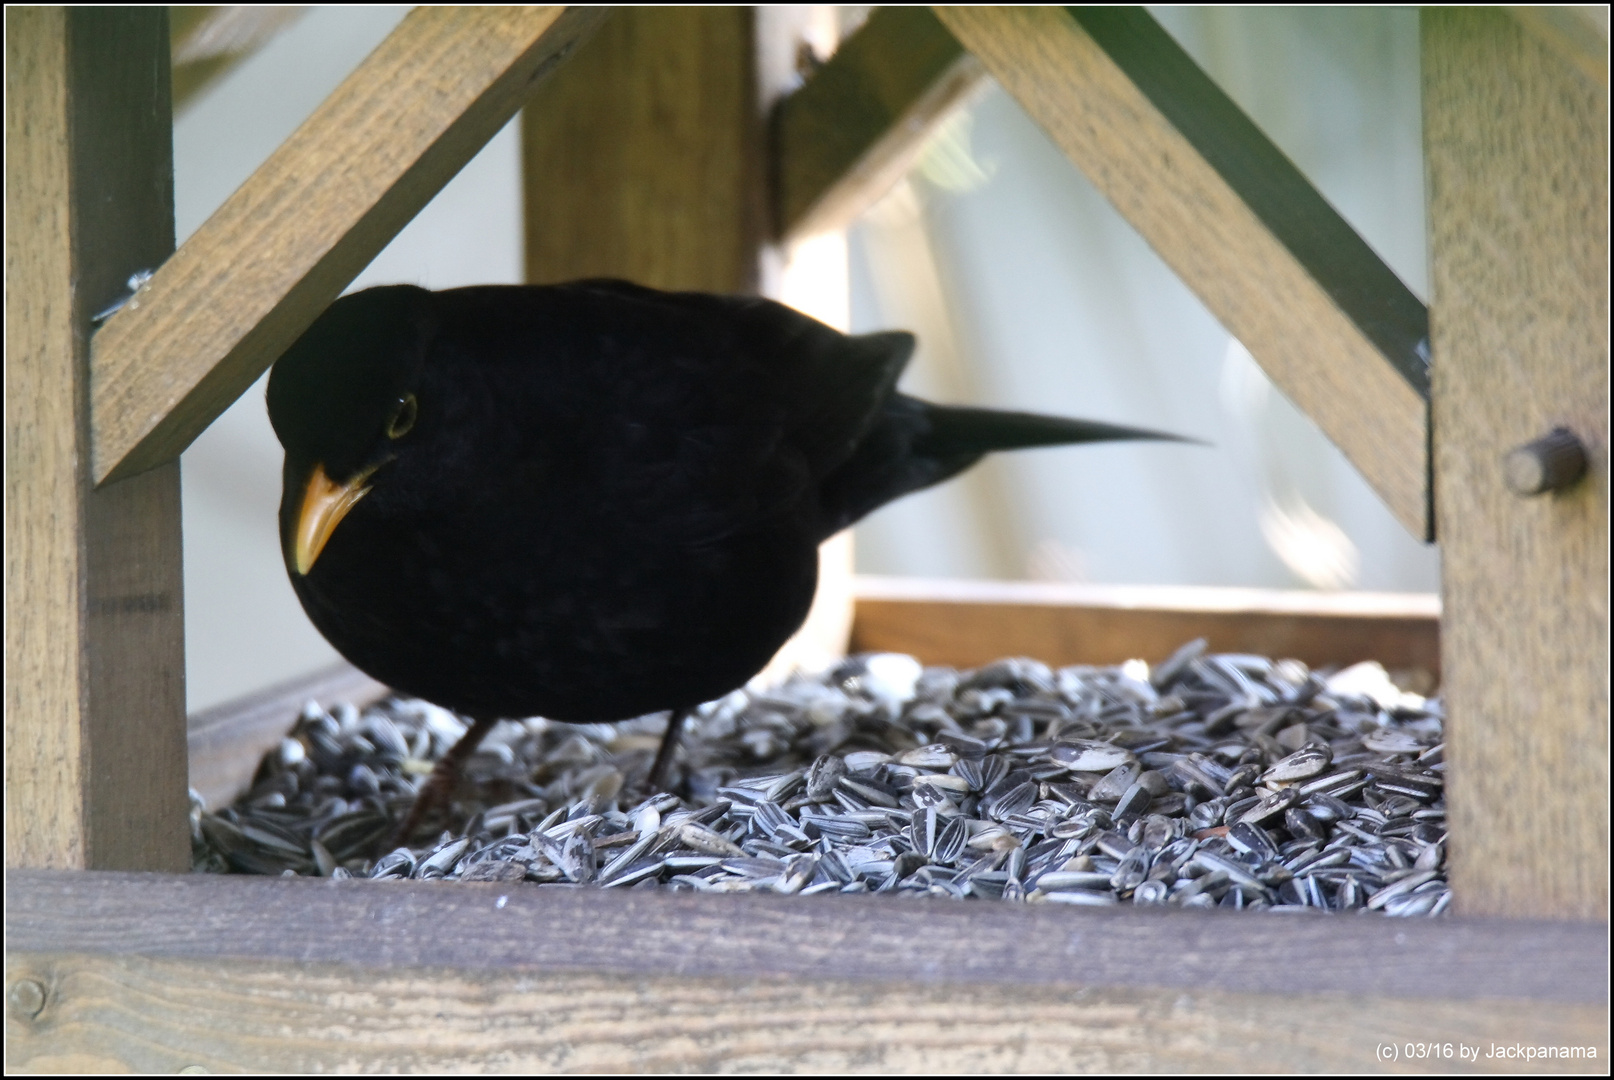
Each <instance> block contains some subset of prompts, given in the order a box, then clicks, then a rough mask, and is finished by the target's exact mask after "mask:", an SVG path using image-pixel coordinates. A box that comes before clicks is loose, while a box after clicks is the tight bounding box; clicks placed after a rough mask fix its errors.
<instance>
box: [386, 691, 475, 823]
mask: <svg viewBox="0 0 1614 1080" xmlns="http://www.w3.org/2000/svg"><path fill="white" fill-rule="evenodd" d="M496 723H498V721H497V720H473V721H472V722H471V727H470V729H469V730H468V731H466V732H465V734H464V735H461V736H460V740H459V742H457V743H455V744H454V745H453V746H451V747H449V748H448V753H446V754H444V755H443V756H442V758H441V759H439V760H438V762H437V764H436V765H434V766H433V767H432V772H431V775H430V776H428V777H426V782H425V783H424V784H422V785H420V790H419V791H417V792H416V793H415V805H413V806H411V807H410V808H409V816H408V817H406V818H404V821H403V824H402V825H400V826H398V828H397V830H395V831H394V832H393V834H392V836H391V837H390V838H389V839H388V840H387V846H388V848H398V847H406V846H407V845H408V844H409V838H410V837H411V836H413V835H415V830H416V829H418V828H420V827H421V825H423V824H425V822H426V818H427V815H429V814H430V813H431V812H432V811H433V810H435V809H438V808H439V807H441V808H443V809H447V808H448V802H449V797H450V796H452V795H453V794H454V788H455V787H456V786H458V784H459V780H460V768H461V767H462V766H463V765H464V764H465V759H466V758H468V757H470V756H471V755H472V754H473V753H475V752H476V748H477V746H479V745H480V744H481V742H482V740H483V739H485V738H486V737H487V734H488V732H490V731H492V730H493V725H494V724H496Z"/></svg>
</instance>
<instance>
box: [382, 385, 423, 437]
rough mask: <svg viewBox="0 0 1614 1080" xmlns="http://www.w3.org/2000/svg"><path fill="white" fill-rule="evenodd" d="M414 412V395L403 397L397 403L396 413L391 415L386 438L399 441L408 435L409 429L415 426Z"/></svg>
mask: <svg viewBox="0 0 1614 1080" xmlns="http://www.w3.org/2000/svg"><path fill="white" fill-rule="evenodd" d="M415 412H416V407H415V395H414V394H406V395H404V397H403V399H402V400H400V401H399V402H398V411H397V412H395V413H393V414H392V420H391V421H390V422H389V423H388V424H387V438H389V439H401V438H403V437H404V436H405V435H407V434H409V429H410V428H412V427H414V426H415Z"/></svg>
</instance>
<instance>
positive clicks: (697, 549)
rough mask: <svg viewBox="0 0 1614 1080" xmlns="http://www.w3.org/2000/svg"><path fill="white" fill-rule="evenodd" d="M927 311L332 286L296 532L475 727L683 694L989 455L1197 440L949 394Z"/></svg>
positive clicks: (671, 741) (768, 642)
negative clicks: (930, 393)
mask: <svg viewBox="0 0 1614 1080" xmlns="http://www.w3.org/2000/svg"><path fill="white" fill-rule="evenodd" d="M913 348H914V338H913V335H911V334H907V333H901V332H887V333H874V334H862V335H846V334H842V333H840V332H838V331H836V330H833V329H831V328H830V327H828V326H825V325H823V324H822V323H819V322H817V321H816V320H814V319H811V318H809V317H807V316H805V315H802V314H800V313H799V312H797V311H794V310H792V309H791V308H788V307H785V306H784V305H782V304H778V303H775V302H773V301H771V300H765V299H760V298H756V297H731V296H712V295H706V294H700V293H668V292H660V291H657V290H653V289H649V288H644V287H641V286H637V285H632V284H628V283H626V282H622V281H613V280H590V281H578V282H573V283H570V284H564V285H548V286H534V285H527V286H519V285H518V286H505V285H487V286H475V287H471V288H461V289H450V290H447V291H443V292H429V291H427V290H425V289H421V288H416V287H414V286H410V285H392V286H383V287H380V288H372V289H366V290H364V291H362V292H358V293H354V294H352V295H350V296H345V297H342V298H341V299H339V300H337V301H336V302H335V303H333V304H332V305H331V306H330V307H329V308H328V309H327V310H326V311H325V313H324V314H322V315H321V316H320V317H319V319H318V320H316V321H315V322H314V324H313V325H312V326H311V327H309V329H308V330H307V332H306V333H304V334H303V335H302V337H301V338H299V339H298V341H297V342H296V343H295V344H294V345H292V347H291V348H290V349H289V350H287V352H286V353H285V355H283V356H282V357H280V359H279V360H278V361H277V362H276V363H275V365H274V369H273V372H272V373H271V375H270V378H269V389H268V405H269V418H270V421H271V422H272V423H273V425H274V429H275V434H276V435H277V436H278V437H279V439H280V442H281V445H282V446H283V447H284V448H285V451H286V458H285V469H284V474H283V481H284V487H283V491H282V496H281V503H280V540H281V549H282V551H283V553H284V556H285V563H286V570H287V572H288V574H289V575H290V577H291V583H292V587H293V588H294V589H295V590H296V592H297V596H298V599H299V600H301V601H302V605H303V609H304V610H305V611H306V612H307V613H308V617H309V619H310V620H312V622H313V623H314V625H315V626H316V627H318V628H319V631H320V632H321V633H322V634H324V635H325V638H326V640H328V641H329V642H330V643H331V644H332V645H333V646H334V647H335V648H336V650H337V651H338V652H340V653H341V654H342V655H343V656H344V657H346V658H347V659H348V660H349V661H351V662H352V663H353V664H354V666H356V667H358V668H359V669H360V670H362V671H364V672H366V673H367V674H369V675H371V676H372V677H374V678H375V679H377V680H379V681H380V682H383V683H385V684H387V685H388V686H391V687H393V688H394V689H396V690H399V691H402V692H405V693H408V694H412V695H414V696H417V697H420V698H423V699H425V700H427V701H430V702H434V703H436V704H438V705H441V706H444V707H446V708H449V709H453V710H455V711H456V712H458V713H461V714H462V715H465V716H467V717H469V718H470V719H471V720H472V725H471V728H470V730H469V731H468V732H467V733H466V735H465V736H464V738H462V739H461V740H460V742H459V743H458V744H457V745H456V746H455V747H454V748H453V750H451V751H450V753H449V755H448V756H447V757H446V758H445V759H444V761H443V762H441V763H440V764H439V766H438V768H437V770H436V771H435V772H434V773H433V776H432V777H431V778H430V780H428V782H427V784H426V785H425V786H424V787H423V788H422V789H421V791H420V793H419V795H418V796H417V799H416V804H415V807H414V810H413V811H412V813H411V815H410V820H409V822H407V823H406V825H405V827H404V830H403V832H404V834H407V833H408V832H410V831H412V830H413V828H414V827H415V826H416V825H418V824H419V823H420V821H421V818H422V816H423V814H424V813H425V811H426V810H427V809H428V808H429V807H430V805H431V804H432V803H433V802H436V801H440V800H442V799H444V798H445V797H446V795H447V793H448V791H449V790H450V789H451V786H452V781H453V778H454V771H455V770H456V769H457V768H458V766H459V764H460V762H462V761H463V760H464V758H465V757H466V756H468V755H469V754H470V752H471V751H472V750H473V749H474V748H475V746H476V744H477V743H478V742H479V741H480V740H481V738H482V737H483V736H484V735H485V734H486V733H487V731H488V730H489V729H491V728H492V726H493V724H494V723H495V722H496V721H497V720H499V719H501V718H518V717H526V716H544V717H548V718H551V719H555V720H562V721H599V720H619V719H625V718H629V717H635V716H641V715H645V714H648V713H652V712H657V711H662V710H672V715H671V717H670V719H669V721H668V727H667V733H666V735H665V736H664V738H663V740H662V744H661V749H660V752H659V753H658V754H657V757H656V761H655V764H654V765H653V767H652V770H651V774H650V783H651V784H652V785H653V786H659V785H660V784H661V783H662V781H663V780H664V778H665V774H666V771H667V768H668V766H669V764H670V761H671V755H672V750H673V747H674V745H675V744H676V742H677V739H678V733H679V730H680V729H681V727H682V724H683V720H684V718H685V716H686V715H687V712H688V710H690V709H692V708H693V707H694V706H696V705H699V704H700V703H702V702H705V701H710V700H712V699H714V698H718V697H721V696H723V695H724V694H726V693H728V692H729V691H731V690H734V689H735V688H736V687H739V686H742V685H744V683H745V682H746V681H747V680H748V679H750V678H751V677H752V676H753V675H755V674H756V673H757V672H758V671H760V670H761V669H762V668H763V667H764V666H765V665H766V664H767V663H768V661H769V659H770V658H771V657H772V656H773V654H774V653H775V652H776V651H777V650H778V649H779V647H780V646H781V645H782V644H783V643H784V642H785V640H786V639H787V638H789V637H790V636H791V634H792V633H794V632H795V630H796V629H797V628H798V627H799V626H800V625H801V623H802V621H803V620H804V619H805V618H806V615H807V610H808V607H809V606H810V605H811V603H812V599H813V591H814V588H815V586H816V584H817V572H818V556H817V551H818V545H819V543H820V542H821V541H823V540H825V539H826V538H828V537H829V536H831V535H833V534H834V533H836V532H838V531H839V530H841V529H843V528H845V527H846V526H848V525H850V524H852V523H853V522H855V521H857V520H858V519H859V518H861V517H863V516H864V515H865V514H867V513H869V512H870V511H871V510H874V509H876V508H877V507H879V506H882V505H883V504H885V503H887V502H890V501H891V500H893V499H895V498H897V497H899V496H901V495H905V494H907V493H908V492H911V491H917V490H919V489H920V488H924V487H929V486H930V485H932V484H935V483H938V482H940V481H942V480H945V479H947V478H948V477H950V476H953V475H955V474H957V473H959V472H961V471H963V470H964V469H967V468H968V467H969V466H970V465H972V464H974V463H975V462H976V461H978V460H980V458H981V457H982V456H983V455H985V454H987V453H989V452H991V451H994V450H1005V449H1011V448H1017V447H1031V446H1051V445H1057V444H1062V443H1078V442H1095V441H1103V440H1112V439H1175V438H1176V437H1175V436H1171V435H1164V434H1161V433H1158V432H1152V431H1144V430H1140V429H1137V428H1130V427H1117V426H1115V425H1112V424H1102V423H1095V422H1091V421H1086V420H1068V419H1061V418H1056V417H1047V416H1037V415H1032V414H1029V413H1019V412H999V411H991V410H986V409H975V408H955V407H943V406H938V405H931V404H928V403H926V402H923V401H920V400H918V399H916V398H912V397H909V396H907V395H905V394H901V393H898V392H897V391H896V388H895V387H896V382H897V377H898V375H899V374H901V372H902V369H903V366H904V365H905V363H906V362H907V360H908V357H909V355H910V354H911V353H912V352H913Z"/></svg>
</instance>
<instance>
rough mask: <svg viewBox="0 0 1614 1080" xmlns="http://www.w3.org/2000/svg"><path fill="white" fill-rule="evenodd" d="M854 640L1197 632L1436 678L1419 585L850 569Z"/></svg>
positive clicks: (1217, 641)
mask: <svg viewBox="0 0 1614 1080" xmlns="http://www.w3.org/2000/svg"><path fill="white" fill-rule="evenodd" d="M855 589H856V592H857V617H856V620H855V622H854V623H853V625H852V648H853V650H855V651H857V652H902V653H909V654H910V655H913V656H916V657H918V658H919V659H920V660H922V661H923V662H924V663H927V664H948V665H951V666H953V667H978V666H979V665H981V664H985V663H989V662H991V661H993V660H997V659H999V658H1001V657H1004V656H1033V657H1036V658H1037V659H1038V660H1041V661H1043V662H1044V663H1048V664H1052V665H1055V666H1058V665H1062V664H1119V663H1123V662H1124V661H1127V660H1130V659H1133V658H1134V657H1136V658H1139V659H1143V660H1148V661H1151V662H1156V663H1157V662H1159V661H1161V660H1164V659H1165V658H1166V657H1168V656H1170V655H1171V654H1172V652H1174V651H1175V650H1176V649H1177V647H1178V646H1180V645H1182V644H1184V643H1185V642H1188V641H1192V640H1193V639H1194V638H1196V637H1202V638H1205V639H1206V640H1207V641H1208V642H1209V645H1210V648H1211V650H1212V651H1213V652H1245V653H1257V654H1260V655H1263V656H1271V657H1275V658H1276V657H1293V658H1295V659H1296V660H1302V661H1304V662H1305V663H1307V664H1309V665H1311V666H1312V667H1323V666H1326V665H1330V664H1333V665H1339V666H1344V665H1347V664H1353V663H1356V662H1358V661H1361V660H1378V661H1380V662H1382V663H1383V664H1384V665H1385V666H1386V667H1387V668H1390V669H1391V670H1393V671H1405V672H1407V673H1409V674H1411V673H1412V672H1422V673H1423V675H1422V676H1420V678H1421V679H1423V680H1425V686H1426V688H1427V689H1426V691H1425V692H1427V690H1428V689H1433V687H1434V686H1435V685H1436V684H1438V682H1439V679H1440V604H1439V601H1438V600H1437V599H1436V598H1435V597H1434V596H1428V595H1423V594H1418V593H1318V592H1302V591H1299V590H1295V591H1286V590H1278V589H1224V588H1203V587H1187V586H1170V585H1162V586H1138V585H1063V584H1050V583H1044V582H1035V581H927V580H923V579H918V578H881V577H859V578H857V579H856V582H855Z"/></svg>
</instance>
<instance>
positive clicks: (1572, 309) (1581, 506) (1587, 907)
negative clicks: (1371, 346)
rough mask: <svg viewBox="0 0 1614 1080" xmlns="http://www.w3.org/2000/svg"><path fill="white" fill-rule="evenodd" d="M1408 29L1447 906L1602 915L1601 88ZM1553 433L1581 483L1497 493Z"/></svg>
mask: <svg viewBox="0 0 1614 1080" xmlns="http://www.w3.org/2000/svg"><path fill="white" fill-rule="evenodd" d="M1423 18H1424V23H1423V37H1424V41H1423V73H1424V74H1423V78H1424V141H1425V147H1426V158H1427V163H1428V190H1429V223H1430V230H1431V244H1430V251H1431V263H1430V266H1431V280H1432V284H1433V291H1434V308H1433V328H1434V357H1435V368H1434V376H1435V382H1434V430H1435V436H1436V442H1435V494H1436V508H1437V513H1438V515H1439V520H1440V535H1441V546H1442V552H1441V556H1442V558H1441V568H1442V569H1441V574H1442V589H1443V595H1444V603H1445V612H1446V619H1445V635H1444V641H1443V646H1442V651H1443V657H1444V665H1443V666H1444V669H1445V675H1446V703H1447V712H1448V716H1449V718H1450V719H1449V724H1450V728H1449V732H1448V747H1449V749H1448V751H1447V760H1448V761H1449V763H1450V773H1449V775H1450V777H1451V781H1450V788H1449V798H1450V807H1451V821H1452V837H1453V838H1452V846H1451V862H1452V881H1453V885H1454V892H1455V893H1456V900H1457V903H1458V904H1459V905H1460V906H1461V908H1462V909H1463V910H1464V911H1465V912H1469V913H1482V914H1508V915H1521V916H1523V915H1534V916H1550V917H1555V918H1592V919H1606V918H1607V917H1608V871H1609V864H1608V843H1609V834H1608V722H1609V714H1608V647H1609V641H1608V512H1609V511H1608V482H1609V481H1608V363H1609V356H1608V318H1609V311H1608V94H1607V92H1606V90H1604V89H1602V88H1601V87H1598V86H1596V85H1595V84H1593V83H1592V82H1590V81H1588V80H1586V79H1585V78H1583V77H1582V75H1581V74H1580V73H1579V71H1578V70H1577V69H1575V68H1574V67H1573V66H1572V65H1570V64H1569V63H1568V62H1566V61H1565V60H1564V59H1563V58H1562V57H1561V56H1560V55H1559V54H1558V53H1556V52H1555V51H1553V50H1551V49H1549V48H1548V47H1547V46H1545V45H1544V44H1542V43H1541V42H1540V41H1538V40H1537V39H1536V38H1534V37H1533V36H1531V35H1529V34H1526V33H1524V32H1523V31H1522V30H1521V28H1520V27H1519V26H1518V25H1517V23H1515V22H1514V21H1513V20H1512V19H1510V18H1509V17H1508V16H1507V15H1506V14H1505V13H1503V12H1500V11H1494V10H1479V9H1435V8H1431V9H1427V10H1426V11H1425V12H1424V16H1423ZM1560 425H1561V426H1564V427H1567V428H1569V429H1570V430H1571V431H1573V432H1574V433H1575V434H1576V435H1578V436H1579V438H1580V439H1581V441H1582V442H1583V443H1585V445H1586V447H1587V451H1588V457H1589V459H1590V462H1589V468H1588V470H1587V474H1586V475H1585V476H1584V477H1583V478H1582V479H1581V480H1580V482H1579V483H1578V484H1576V485H1575V486H1574V487H1573V488H1570V489H1568V490H1565V491H1562V492H1559V493H1556V494H1552V495H1546V496H1540V497H1536V498H1520V497H1518V496H1516V495H1514V494H1512V493H1511V492H1510V491H1509V490H1508V489H1507V486H1506V484H1505V481H1504V476H1503V469H1502V460H1503V457H1504V455H1506V454H1507V452H1508V451H1509V450H1511V449H1512V448H1513V447H1515V446H1518V445H1520V444H1522V443H1526V442H1529V441H1530V440H1532V439H1534V438H1536V437H1538V436H1540V435H1542V434H1544V433H1545V432H1547V431H1549V430H1550V429H1552V428H1554V427H1557V426H1560Z"/></svg>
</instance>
